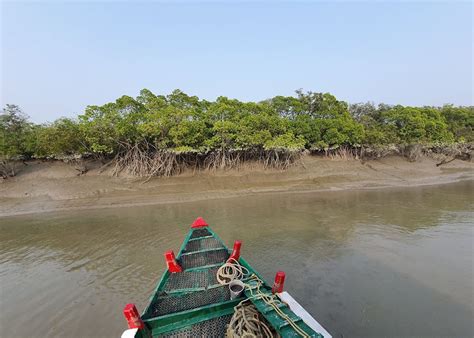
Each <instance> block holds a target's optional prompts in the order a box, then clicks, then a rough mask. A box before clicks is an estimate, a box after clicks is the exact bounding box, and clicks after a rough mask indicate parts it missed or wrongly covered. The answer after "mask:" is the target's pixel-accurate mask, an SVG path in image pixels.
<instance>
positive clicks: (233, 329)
mask: <svg viewBox="0 0 474 338" xmlns="http://www.w3.org/2000/svg"><path fill="white" fill-rule="evenodd" d="M247 301H248V299H245V300H243V301H242V302H240V303H239V304H238V305H237V306H236V307H235V308H234V311H235V312H234V315H233V316H232V318H231V320H230V323H229V325H228V326H227V330H226V337H228V338H238V337H248V338H256V337H263V338H273V337H274V334H273V332H272V330H271V329H270V328H269V327H268V325H267V324H265V322H264V321H263V320H262V318H260V316H261V315H260V313H259V312H258V310H257V308H256V307H255V305H253V304H244V303H245V302H247Z"/></svg>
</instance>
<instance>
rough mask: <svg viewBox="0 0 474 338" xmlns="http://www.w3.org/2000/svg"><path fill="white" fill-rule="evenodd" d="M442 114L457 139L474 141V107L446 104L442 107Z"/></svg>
mask: <svg viewBox="0 0 474 338" xmlns="http://www.w3.org/2000/svg"><path fill="white" fill-rule="evenodd" d="M441 114H442V115H443V116H444V118H445V120H446V123H447V124H448V129H449V131H450V132H451V133H452V134H453V135H454V138H455V140H456V141H458V142H474V132H473V131H474V107H454V106H453V105H446V106H444V107H443V108H441Z"/></svg>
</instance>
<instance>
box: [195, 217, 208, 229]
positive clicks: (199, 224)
mask: <svg viewBox="0 0 474 338" xmlns="http://www.w3.org/2000/svg"><path fill="white" fill-rule="evenodd" d="M208 225H209V224H207V223H206V221H205V220H204V218H202V217H198V218H196V219H195V220H194V222H193V224H191V228H202V227H207V226H208Z"/></svg>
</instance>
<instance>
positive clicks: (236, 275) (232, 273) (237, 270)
mask: <svg viewBox="0 0 474 338" xmlns="http://www.w3.org/2000/svg"><path fill="white" fill-rule="evenodd" d="M248 275H249V270H248V269H247V268H246V267H244V266H242V265H240V264H239V262H238V261H237V260H236V259H234V258H229V260H228V261H227V262H226V263H225V264H224V265H222V266H221V267H220V268H219V270H217V275H216V277H217V281H218V282H219V284H220V285H228V284H229V283H230V282H232V281H233V280H235V279H238V280H242V279H244V278H247V277H248Z"/></svg>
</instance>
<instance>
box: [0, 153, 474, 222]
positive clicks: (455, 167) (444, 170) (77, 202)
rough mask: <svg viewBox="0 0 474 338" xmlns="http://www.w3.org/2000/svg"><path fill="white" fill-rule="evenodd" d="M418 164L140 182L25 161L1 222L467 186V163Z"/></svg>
mask: <svg viewBox="0 0 474 338" xmlns="http://www.w3.org/2000/svg"><path fill="white" fill-rule="evenodd" d="M438 162H439V161H436V160H434V159H431V158H428V157H424V158H422V159H420V160H419V161H417V162H409V161H407V160H406V159H405V158H403V157H398V156H392V157H387V158H383V159H379V160H371V161H366V162H361V161H359V160H354V159H350V160H342V159H329V158H325V157H314V156H305V157H304V158H303V159H302V162H301V163H300V164H298V165H295V166H293V167H291V168H290V169H287V170H285V171H281V170H263V169H262V168H261V167H259V166H258V165H255V166H251V165H248V166H246V167H244V168H242V169H240V170H223V171H215V172H193V171H187V172H184V173H182V174H181V175H179V176H175V177H170V178H154V179H152V180H149V181H147V182H145V181H144V180H143V179H137V178H131V177H113V176H111V175H110V173H108V172H107V171H104V172H101V170H100V169H99V168H100V163H93V162H90V163H88V166H89V167H90V168H91V169H90V170H89V171H88V172H87V173H86V174H84V175H81V176H78V175H77V170H76V169H75V168H74V166H72V165H69V164H66V163H63V162H58V161H56V162H42V161H33V162H29V163H28V164H27V165H25V167H24V168H22V170H21V172H20V173H19V174H18V176H16V177H14V178H11V179H7V180H3V181H1V183H0V217H5V216H15V215H24V214H34V213H41V212H51V211H59V210H86V209H92V208H93V209H97V208H113V207H130V206H137V205H154V204H166V203H181V202H189V201H196V200H203V199H221V198H229V197H236V196H243V195H249V194H263V193H267V194H268V193H291V192H317V191H320V192H321V193H324V192H325V191H336V190H353V189H381V188H389V187H411V186H421V185H435V184H445V183H451V182H457V181H461V180H472V179H474V170H473V169H474V163H472V162H466V161H460V160H455V161H453V162H450V163H448V164H445V165H442V166H439V167H438V166H436V163H438Z"/></svg>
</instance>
